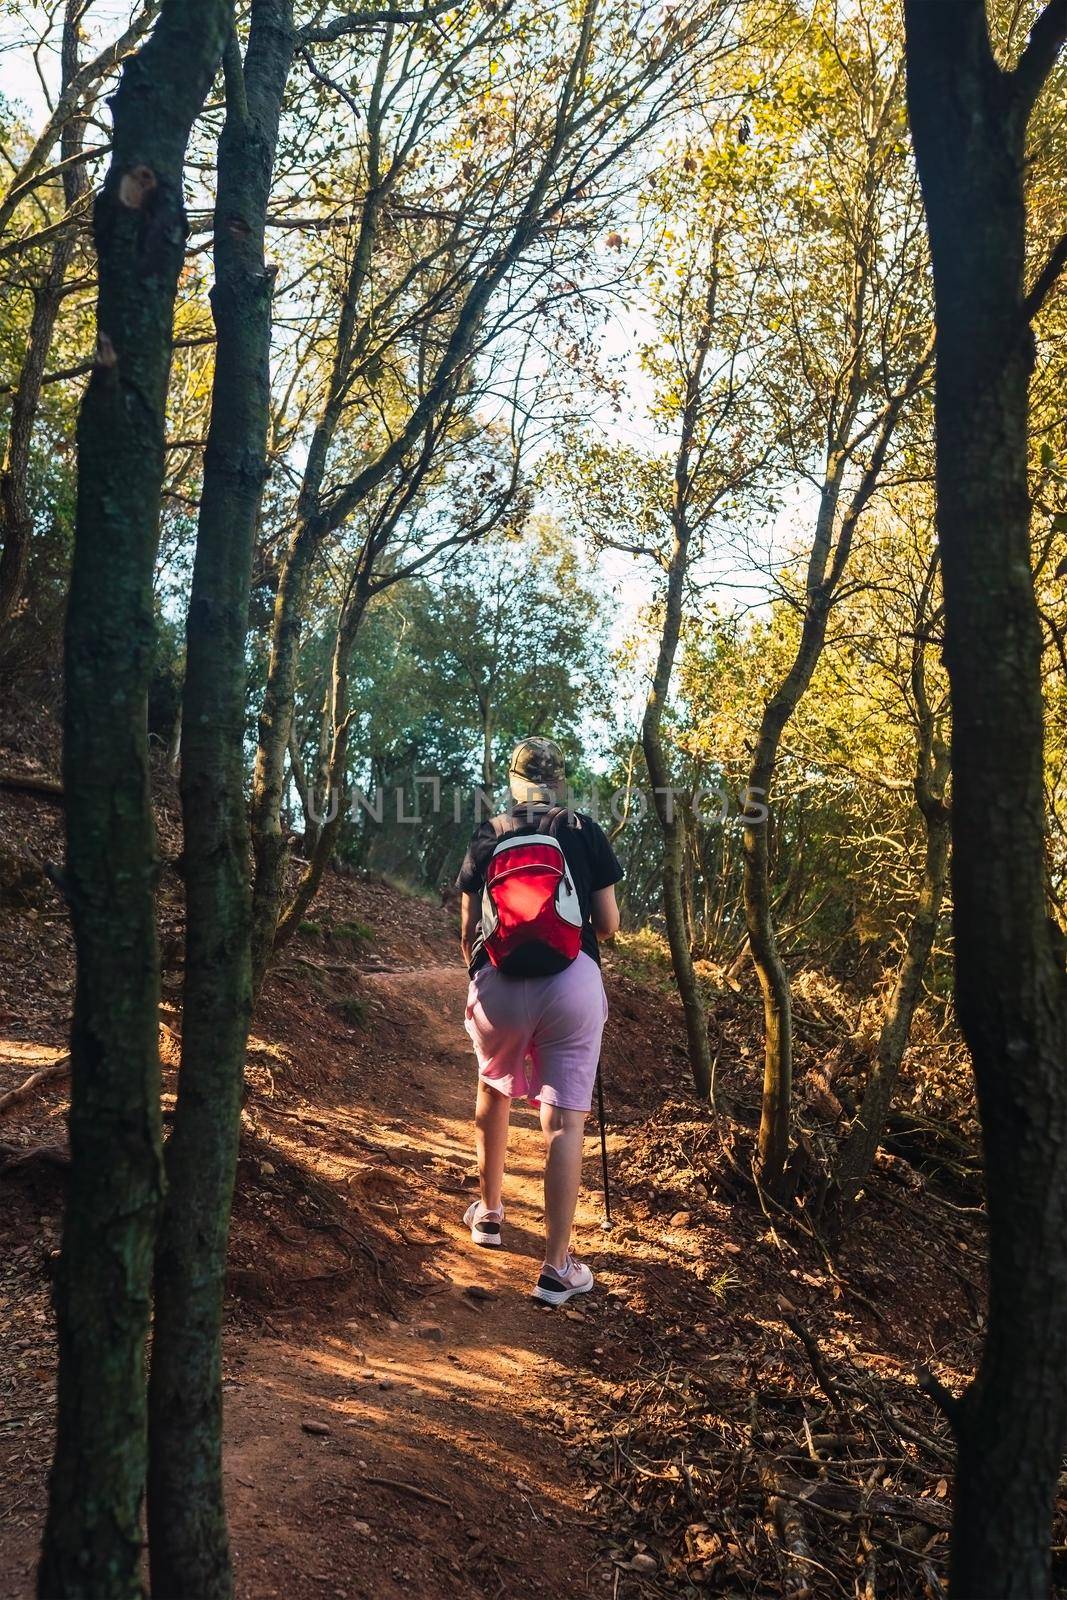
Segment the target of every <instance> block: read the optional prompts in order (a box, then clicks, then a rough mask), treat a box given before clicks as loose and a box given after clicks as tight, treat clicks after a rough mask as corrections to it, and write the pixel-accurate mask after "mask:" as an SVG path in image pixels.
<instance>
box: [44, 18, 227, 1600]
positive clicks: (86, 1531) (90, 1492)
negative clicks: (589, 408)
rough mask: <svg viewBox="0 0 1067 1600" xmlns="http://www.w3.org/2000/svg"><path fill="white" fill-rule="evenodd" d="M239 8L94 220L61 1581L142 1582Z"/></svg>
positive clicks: (69, 1584)
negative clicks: (156, 736)
mask: <svg viewBox="0 0 1067 1600" xmlns="http://www.w3.org/2000/svg"><path fill="white" fill-rule="evenodd" d="M231 9H232V8H231V7H228V6H227V5H226V4H225V0H184V3H179V0H165V3H164V5H163V7H162V9H161V12H160V16H159V21H158V22H157V24H156V27H155V29H154V31H153V33H152V35H151V37H150V38H149V40H148V41H147V43H146V44H145V45H144V47H143V48H142V49H141V50H140V51H139V52H138V54H137V55H136V56H133V57H131V58H130V59H129V60H128V61H127V62H126V65H125V67H124V68H123V72H122V78H121V80H120V83H119V87H118V89H117V91H116V93H115V95H114V97H113V98H112V102H111V103H112V107H113V114H114V133H113V155H112V160H111V165H110V168H109V170H108V174H107V178H106V179H105V182H104V187H103V189H102V191H101V193H100V195H99V196H98V198H97V201H96V208H95V213H94V218H93V225H94V234H95V240H96V248H97V256H98V270H99V292H98V301H97V328H98V337H97V350H96V362H95V365H94V368H93V373H92V376H91V378H90V381H89V385H88V388H87V390H86V393H85V398H84V400H83V402H82V407H81V412H80V415H79V419H78V467H79V473H78V503H77V513H76V523H75V543H74V559H73V567H72V573H71V589H70V603H69V610H68V615H67V630H66V702H65V711H64V751H63V781H64V788H65V791H66V796H67V863H66V882H67V894H68V897H69V900H70V906H71V915H72V919H73V925H74V938H75V946H76V950H77V961H78V977H77V988H76V992H75V999H74V1018H73V1024H72V1031H71V1107H70V1148H71V1173H70V1188H69V1191H68V1196H67V1205H66V1211H65V1216H64V1226H63V1248H62V1256H61V1261H60V1270H59V1277H58V1282H57V1288H56V1311H57V1322H58V1333H59V1392H58V1426H57V1439H56V1451H55V1458H54V1461H53V1466H52V1474H51V1480H50V1487H49V1504H48V1516H47V1521H46V1525H45V1531H44V1544H43V1549H42V1556H41V1565H40V1570H39V1574H38V1588H39V1593H40V1595H41V1596H42V1597H43V1600H68V1597H79V1600H82V1597H84V1600H90V1597H91V1600H101V1597H104V1596H107V1597H108V1600H125V1597H127V1596H135V1595H138V1594H140V1591H141V1583H140V1565H141V1498H142V1494H143V1491H144V1475H145V1391H144V1349H145V1340H146V1337H147V1333H148V1312H149V1297H150V1286H151V1273H152V1253H153V1247H154V1244H155V1232H156V1218H157V1213H158V1208H159V1201H160V1196H161V1192H162V1160H161V1131H160V1107H159V1051H158V1043H157V1028H158V1003H159V969H158V959H157V949H156V927H155V894H154V889H155V874H156V869H157V862H156V849H155V831H154V827H153V818H152V802H151V795H150V792H149V784H148V741H147V706H148V682H149V676H150V671H151V658H152V646H153V633H154V621H153V595H152V581H153V572H154V566H155V558H156V550H157V546H158V540H159V508H160V485H161V482H162V477H163V459H164V458H163V449H164V419H165V408H166V397H167V383H168V376H169V370H170V350H171V323H172V317H173V309H174V297H175V293H176V290H177V283H178V274H179V272H180V271H181V268H182V265H183V261H184V244H185V236H186V222H185V213H184V206H183V201H182V168H183V162H184V155H185V147H186V143H187V141H188V137H189V131H190V128H191V126H192V122H193V119H194V117H195V116H196V114H197V112H198V111H199V109H200V107H201V105H202V104H203V101H204V97H205V95H206V94H207V91H208V88H209V87H210V84H211V80H212V77H213V75H214V72H215V67H216V65H217V63H218V60H219V56H220V54H221V50H222V43H223V39H224V38H225V34H226V29H227V26H228V24H229V14H230V11H231Z"/></svg>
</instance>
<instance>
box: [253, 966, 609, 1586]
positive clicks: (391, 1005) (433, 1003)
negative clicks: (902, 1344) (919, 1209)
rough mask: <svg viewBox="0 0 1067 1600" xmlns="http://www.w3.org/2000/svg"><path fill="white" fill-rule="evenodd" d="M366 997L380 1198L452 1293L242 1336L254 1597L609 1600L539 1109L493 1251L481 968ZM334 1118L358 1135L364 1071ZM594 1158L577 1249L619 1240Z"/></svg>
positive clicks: (516, 1157) (582, 1347)
mask: <svg viewBox="0 0 1067 1600" xmlns="http://www.w3.org/2000/svg"><path fill="white" fill-rule="evenodd" d="M364 993H365V995H366V999H367V1005H368V1012H369V1014H370V1016H372V1017H373V1018H374V1021H373V1023H371V1022H368V1025H367V1029H366V1032H367V1034H368V1035H369V1037H370V1040H371V1041H372V1043H371V1046H370V1048H369V1049H367V1047H364V1053H363V1061H362V1064H361V1065H360V1067H359V1069H358V1073H356V1072H354V1073H353V1079H354V1080H356V1079H358V1082H359V1083H363V1084H365V1083H366V1082H367V1081H368V1072H370V1073H373V1074H374V1077H375V1080H376V1081H375V1089H376V1093H375V1100H376V1101H377V1102H378V1107H379V1108H380V1107H381V1106H382V1105H383V1104H384V1105H385V1106H387V1107H388V1110H389V1113H390V1114H389V1115H388V1116H386V1117H384V1118H383V1117H382V1115H381V1110H380V1109H378V1108H375V1109H372V1110H370V1111H369V1112H368V1122H367V1127H368V1132H373V1137H374V1140H375V1144H376V1148H378V1149H380V1148H381V1145H382V1143H383V1142H385V1143H387V1145H388V1147H389V1164H388V1167H378V1168H377V1169H376V1171H375V1172H374V1173H373V1174H372V1176H373V1177H374V1179H375V1180H376V1182H375V1189H374V1192H375V1193H377V1194H379V1195H382V1196H384V1198H383V1199H381V1200H380V1201H378V1206H379V1209H380V1211H381V1212H382V1213H383V1214H384V1213H385V1212H386V1211H391V1212H392V1213H393V1215H394V1216H395V1218H396V1227H397V1232H396V1240H395V1243H396V1249H397V1251H398V1252H402V1253H405V1254H406V1253H408V1252H409V1251H410V1256H411V1258H412V1260H413V1261H418V1262H420V1263H421V1265H422V1268H423V1270H424V1271H426V1272H428V1273H430V1274H431V1275H432V1276H433V1277H434V1278H435V1279H436V1280H437V1282H435V1283H434V1284H433V1285H432V1286H431V1289H430V1292H429V1293H428V1294H426V1295H424V1296H423V1298H422V1301H421V1304H419V1303H417V1302H416V1303H415V1304H411V1303H410V1302H409V1303H408V1305H407V1306H405V1307H404V1308H402V1309H400V1310H399V1311H398V1317H397V1318H386V1317H384V1316H381V1315H379V1316H377V1317H375V1316H374V1314H373V1313H371V1314H370V1317H369V1320H367V1319H365V1318H360V1319H358V1320H356V1321H348V1322H340V1323H339V1324H334V1325H331V1319H330V1315H329V1314H328V1313H326V1314H323V1315H321V1316H320V1317H319V1318H317V1319H316V1323H315V1324H314V1325H313V1326H312V1327H311V1328H307V1327H302V1328H301V1329H300V1332H299V1334H298V1335H296V1336H290V1335H289V1333H288V1332H287V1331H286V1330H284V1329H282V1328H278V1330H277V1331H278V1337H269V1336H267V1335H264V1336H262V1337H259V1336H257V1337H254V1338H250V1339H245V1340H243V1341H242V1340H240V1339H238V1340H237V1341H236V1343H234V1342H232V1341H231V1347H230V1360H229V1362H228V1367H227V1372H228V1376H227V1381H226V1386H225V1387H226V1435H227V1451H226V1476H227V1495H228V1501H229V1506H230V1515H231V1528H232V1533H233V1542H234V1547H235V1552H236V1564H237V1571H238V1594H239V1596H240V1600H274V1597H277V1600H296V1597H301V1600H302V1597H303V1596H305V1595H314V1594H318V1595H326V1596H337V1597H352V1600H355V1597H363V1596H366V1597H370V1596H374V1597H376V1600H388V1597H391V1596H394V1595H395V1596H400V1595H405V1596H410V1595H411V1594H412V1593H416V1594H417V1593H419V1592H421V1593H422V1594H423V1595H425V1596H429V1597H436V1596H437V1595H444V1594H449V1595H461V1596H468V1595H469V1596H483V1595H484V1596H491V1597H496V1596H501V1595H507V1596H509V1597H510V1596H525V1595H530V1596H533V1595H560V1596H563V1595H571V1594H579V1595H583V1594H584V1595H590V1596H601V1595H605V1596H606V1595H607V1594H608V1593H609V1592H610V1589H611V1577H612V1574H611V1569H610V1567H609V1566H607V1565H606V1564H605V1563H604V1562H603V1561H601V1560H599V1559H598V1544H599V1541H598V1539H597V1536H596V1531H595V1529H594V1528H593V1526H592V1525H591V1524H590V1523H589V1521H588V1518H587V1516H586V1514H585V1511H584V1507H583V1504H582V1496H583V1486H582V1484H581V1483H580V1481H579V1479H578V1475H577V1472H576V1471H574V1470H571V1468H570V1467H569V1465H568V1456H567V1453H566V1451H565V1449H564V1444H565V1440H566V1438H567V1425H568V1421H567V1418H566V1408H567V1393H568V1388H569V1386H570V1385H571V1383H572V1381H573V1380H572V1374H575V1373H577V1374H578V1381H581V1379H582V1371H583V1369H584V1373H585V1375H586V1376H587V1377H588V1376H591V1375H592V1372H595V1367H596V1365H598V1364H599V1363H598V1362H597V1359H596V1354H595V1349H594V1346H595V1340H596V1320H597V1316H598V1312H597V1307H596V1303H595V1302H596V1299H597V1294H596V1292H594V1295H593V1296H590V1297H589V1300H588V1301H581V1302H578V1303H577V1305H576V1306H573V1307H571V1308H568V1310H570V1312H571V1315H568V1314H567V1312H564V1311H551V1310H548V1309H547V1308H545V1307H540V1306H538V1305H537V1303H536V1302H535V1301H533V1300H532V1299H531V1298H530V1290H531V1289H532V1287H533V1283H534V1281H535V1278H536V1273H537V1268H538V1266H539V1264H540V1261H541V1256H542V1238H543V1235H542V1231H541V1217H542V1194H541V1170H542V1147H541V1139H540V1132H539V1129H538V1127H537V1122H536V1118H535V1116H534V1114H533V1113H532V1112H530V1111H529V1110H528V1109H525V1108H523V1109H519V1108H518V1106H517V1107H516V1109H515V1111H514V1112H513V1116H512V1136H511V1145H510V1150H509V1164H508V1178H507V1182H506V1187H505V1197H506V1205H507V1222H506V1224H505V1238H506V1248H504V1249H501V1250H499V1251H497V1250H488V1249H484V1248H482V1249H479V1248H478V1247H477V1246H474V1245H473V1244H472V1243H471V1241H470V1237H469V1234H468V1232H467V1230H466V1229H465V1228H464V1227H463V1226H462V1223H461V1217H462V1214H463V1211H464V1209H465V1207H466V1206H467V1204H468V1203H469V1200H470V1198H471V1195H472V1193H473V1192H475V1191H474V1189H473V1187H472V1183H471V1175H472V1172H473V1150H472V1136H473V1127H472V1120H471V1119H472V1111H473V1100H474V1086H475V1074H474V1062H473V1057H472V1054H471V1051H470V1048H469V1045H468V1043H467V1039H466V1035H465V1033H464V1031H463V1006H464V998H465V994H466V977H465V974H464V972H463V970H462V968H461V967H459V966H458V965H447V966H445V965H430V966H423V967H419V968H415V969H412V970H401V971H378V972H368V973H367V974H365V988H364ZM375 1044H377V1045H379V1047H380V1049H379V1051H378V1052H377V1054H376V1051H375V1048H374V1046H375ZM383 1089H384V1090H385V1094H384V1098H383V1093H382V1091H383ZM337 1109H338V1111H339V1112H340V1113H341V1114H342V1116H343V1118H344V1121H345V1123H346V1124H347V1125H348V1126H349V1127H352V1126H353V1123H352V1121H351V1119H352V1118H356V1119H357V1121H356V1122H355V1124H354V1125H355V1126H357V1127H358V1126H359V1125H360V1124H359V1121H358V1119H359V1118H360V1116H361V1114H362V1111H363V1108H362V1107H361V1105H360V1101H359V1094H358V1090H357V1084H356V1082H355V1081H354V1082H353V1086H352V1100H351V1102H349V1103H347V1104H346V1103H345V1097H344V1093H342V1095H340V1096H339V1098H338V1107H337ZM372 1124H373V1127H372ZM327 1142H329V1141H327ZM596 1156H597V1152H596V1147H595V1143H594V1141H593V1140H592V1139H590V1140H589V1141H588V1157H587V1165H586V1180H587V1185H589V1186H590V1187H587V1188H586V1189H585V1190H584V1191H583V1196H582V1200H581V1202H580V1206H579V1213H578V1217H577V1221H576V1227H575V1240H576V1243H577V1247H578V1249H579V1251H580V1252H581V1251H582V1250H583V1246H586V1248H587V1249H588V1251H589V1252H590V1253H593V1252H595V1251H596V1249H597V1248H598V1243H597V1242H598V1241H601V1242H602V1241H603V1238H604V1236H603V1234H602V1233H601V1231H600V1222H601V1215H602V1213H601V1209H600V1206H601V1197H600V1194H599V1188H598V1187H597V1176H598V1171H599V1167H598V1162H597V1159H596ZM405 1170H406V1171H407V1172H408V1173H411V1174H414V1175H416V1177H415V1178H414V1179H413V1180H412V1181H408V1180H407V1179H406V1178H405V1175H404V1174H405ZM428 1202H429V1203H428ZM408 1229H410V1230H411V1231H412V1233H414V1232H418V1234H419V1235H420V1240H425V1238H426V1236H427V1235H430V1236H431V1238H432V1243H431V1244H430V1245H429V1246H427V1245H426V1244H425V1243H422V1242H415V1241H414V1240H412V1239H410V1238H408V1237H406V1233H407V1230H408ZM368 1270H371V1269H370V1268H369V1267H368ZM470 1289H474V1290H475V1291H478V1290H480V1291H482V1293H481V1294H477V1293H476V1294H475V1295H473V1296H472V1295H471V1294H470V1293H468V1292H466V1291H469V1290H470ZM601 1292H603V1291H601ZM401 1319H402V1320H401ZM375 1479H385V1480H389V1482H387V1483H382V1482H375V1481H374V1480H375ZM398 1486H403V1487H398Z"/></svg>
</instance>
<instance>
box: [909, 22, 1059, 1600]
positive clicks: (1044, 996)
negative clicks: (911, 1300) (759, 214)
mask: <svg viewBox="0 0 1067 1600" xmlns="http://www.w3.org/2000/svg"><path fill="white" fill-rule="evenodd" d="M906 21H907V60H908V96H909V108H910V113H911V124H912V132H913V136H914V140H915V149H916V156H917V160H918V166H919V175H920V179H921V182H922V186H923V194H924V198H925V201H926V211H927V223H928V227H929V232H930V242H931V248H932V254H933V264H934V284H935V293H936V307H937V393H936V411H935V418H936V432H937V493H938V535H939V540H940V546H941V562H942V572H943V583H944V595H945V620H946V631H945V661H946V665H947V668H948V673H949V678H950V681H951V687H952V708H953V709H952V775H953V796H952V850H953V863H952V886H953V909H954V932H955V961H956V1007H957V1012H958V1015H959V1020H960V1026H961V1028H962V1030H963V1034H964V1037H965V1038H966V1041H967V1044H968V1046H969V1048H970V1051H971V1057H972V1061H973V1067H974V1076H975V1086H976V1090H977V1096H978V1106H979V1112H980V1115H981V1121H982V1133H983V1146H984V1154H985V1174H986V1195H987V1204H988V1212H989V1315H988V1327H987V1334H986V1340H985V1345H984V1348H983V1351H982V1358H981V1362H980V1365H979V1369H978V1373H977V1376H976V1377H975V1379H974V1382H973V1383H972V1384H971V1385H970V1387H969V1388H968V1389H967V1391H966V1393H965V1394H964V1395H963V1397H962V1398H961V1399H959V1400H957V1401H954V1402H949V1401H948V1400H947V1398H945V1402H944V1403H945V1405H946V1409H947V1410H948V1412H949V1415H950V1417H951V1420H952V1423H953V1427H954V1429H955V1433H956V1438H957V1442H958V1446H959V1456H958V1468H957V1479H956V1497H955V1513H954V1520H953V1539H952V1564H951V1593H952V1595H953V1596H954V1597H955V1600H964V1597H968V1600H973V1597H974V1596H975V1595H978V1594H981V1595H988V1596H990V1600H994V1597H995V1600H1039V1597H1042V1600H1043V1597H1044V1596H1046V1595H1047V1594H1048V1588H1049V1576H1050V1574H1049V1539H1050V1530H1051V1518H1052V1504H1053V1497H1054V1494H1055V1490H1056V1483H1057V1478H1058V1474H1059V1471H1060V1467H1061V1462H1062V1454H1063V1448H1064V1440H1065V1435H1067V1385H1065V1384H1064V1372H1065V1371H1067V1074H1065V1071H1064V1062H1065V1060H1067V981H1065V976H1064V971H1063V966H1062V962H1061V960H1060V958H1059V956H1058V955H1057V953H1056V949H1055V944H1054V939H1053V937H1052V933H1051V929H1050V924H1049V920H1048V916H1047V901H1046V890H1045V817H1044V783H1043V776H1044V774H1043V733H1044V730H1043V704H1042V688H1041V635H1040V628H1039V622H1038V616H1037V609H1036V606H1035V600H1034V592H1033V580H1032V575H1031V569H1030V499H1029V492H1028V484H1027V457H1028V445H1029V440H1028V425H1029V395H1028V388H1029V378H1030V372H1031V368H1032V363H1033V339H1032V335H1031V333H1030V330H1029V327H1028V316H1027V306H1026V293H1025V286H1024V270H1025V235H1026V206H1025V195H1024V170H1025V144H1026V127H1027V122H1028V117H1029V112H1030V109H1031V107H1032V105H1033V102H1034V100H1035V99H1036V97H1037V94H1038V92H1039V91H1040V87H1041V84H1042V82H1043V79H1044V76H1045V75H1046V74H1047V72H1048V70H1049V69H1050V68H1051V66H1052V64H1053V62H1054V60H1055V56H1056V53H1057V51H1058V50H1059V49H1061V48H1062V45H1063V39H1064V31H1065V29H1067V6H1064V5H1063V3H1062V0H1054V4H1053V5H1051V6H1049V8H1048V11H1047V12H1046V14H1045V16H1044V18H1043V19H1041V20H1039V21H1038V23H1037V24H1036V25H1035V27H1034V29H1033V31H1032V33H1031V36H1030V44H1029V45H1028V47H1027V49H1026V51H1025V52H1024V54H1023V56H1022V58H1021V60H1020V63H1019V66H1018V67H1017V68H1016V70H1015V71H1014V72H1012V73H1008V72H1005V71H1004V70H1003V69H1002V68H1001V67H1000V66H999V65H998V64H997V62H996V61H995V59H994V56H993V52H992V49H991V47H990V43H989V38H988V33H987V25H986V19H985V14H984V7H983V6H981V5H975V4H966V3H962V0H938V3H937V4H936V5H935V4H930V3H927V0H907V5H906Z"/></svg>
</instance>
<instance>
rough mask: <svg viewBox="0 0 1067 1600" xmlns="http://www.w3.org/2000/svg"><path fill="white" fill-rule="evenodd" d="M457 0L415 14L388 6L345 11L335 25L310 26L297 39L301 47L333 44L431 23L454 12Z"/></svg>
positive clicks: (445, 0)
mask: <svg viewBox="0 0 1067 1600" xmlns="http://www.w3.org/2000/svg"><path fill="white" fill-rule="evenodd" d="M454 6H455V0H437V4H436V5H432V6H419V7H415V8H414V9H413V10H399V11H394V10H390V8H389V7H388V6H385V7H383V8H382V9H381V10H377V11H343V12H342V13H341V15H340V16H339V17H334V19H333V21H332V22H327V23H326V24H325V25H324V26H323V27H313V26H312V25H311V23H308V25H307V27H305V28H301V29H300V31H299V33H298V34H297V39H298V41H299V43H300V44H301V45H306V44H332V43H333V41H334V40H335V39H343V38H344V37H345V35H346V34H349V33H365V32H367V31H368V30H369V29H370V28H384V27H386V26H388V25H390V24H402V23H419V22H430V21H432V20H433V18H434V17H439V16H442V15H443V14H444V12H446V11H451V10H453V9H454Z"/></svg>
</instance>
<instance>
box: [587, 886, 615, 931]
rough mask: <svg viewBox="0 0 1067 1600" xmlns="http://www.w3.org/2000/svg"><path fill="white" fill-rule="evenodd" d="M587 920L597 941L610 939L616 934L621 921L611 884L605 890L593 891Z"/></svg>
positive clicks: (613, 887)
mask: <svg viewBox="0 0 1067 1600" xmlns="http://www.w3.org/2000/svg"><path fill="white" fill-rule="evenodd" d="M589 920H590V922H591V923H592V924H593V932H594V933H595V934H596V936H597V938H598V939H610V938H611V936H612V934H613V933H618V931H619V922H620V920H621V919H620V917H619V906H618V901H617V900H616V899H615V885H614V884H613V883H612V884H609V885H608V887H607V888H606V889H594V890H593V895H592V904H591V906H590V911H589Z"/></svg>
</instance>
